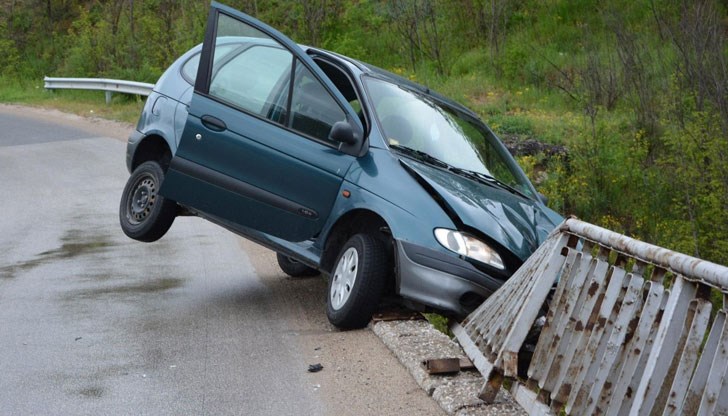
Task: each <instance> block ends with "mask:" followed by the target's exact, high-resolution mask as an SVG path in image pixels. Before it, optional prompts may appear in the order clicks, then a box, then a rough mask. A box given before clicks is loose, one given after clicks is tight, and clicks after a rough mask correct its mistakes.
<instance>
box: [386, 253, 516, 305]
mask: <svg viewBox="0 0 728 416" xmlns="http://www.w3.org/2000/svg"><path fill="white" fill-rule="evenodd" d="M396 246H397V291H398V293H399V295H400V296H402V297H403V298H405V299H407V300H410V301H414V302H416V303H419V304H423V305H426V306H429V307H431V308H434V309H437V310H439V311H443V312H446V313H451V314H454V315H456V316H457V317H459V318H463V317H465V316H467V315H468V314H469V313H470V312H472V311H473V309H474V308H475V307H477V306H478V305H479V304H480V303H481V302H482V300H484V299H486V298H487V297H488V296H490V295H491V294H492V293H493V292H495V291H496V290H497V289H498V288H499V287H501V285H503V283H504V282H503V280H499V279H496V278H494V277H492V276H489V275H488V274H486V273H483V272H482V271H480V270H478V269H477V268H475V266H473V265H472V264H470V263H468V262H467V261H465V260H462V259H460V258H457V257H453V256H448V255H446V254H443V253H441V252H438V251H435V250H432V249H428V248H425V247H421V246H418V245H415V244H411V243H408V242H404V241H399V240H398V241H396Z"/></svg>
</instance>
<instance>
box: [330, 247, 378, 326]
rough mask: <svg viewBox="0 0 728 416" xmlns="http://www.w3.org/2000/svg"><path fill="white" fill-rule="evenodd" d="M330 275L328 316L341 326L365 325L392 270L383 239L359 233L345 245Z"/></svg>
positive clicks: (333, 322) (332, 321)
mask: <svg viewBox="0 0 728 416" xmlns="http://www.w3.org/2000/svg"><path fill="white" fill-rule="evenodd" d="M334 264H335V266H334V269H333V271H332V273H331V276H330V277H329V285H328V292H327V302H326V316H327V317H328V318H329V321H330V322H331V323H332V324H334V325H335V326H337V327H339V328H344V329H353V328H362V327H364V326H366V325H367V324H368V323H369V320H371V318H372V315H373V314H374V311H375V310H376V307H377V305H378V303H379V300H380V298H381V296H382V291H383V289H384V284H385V280H386V278H387V275H388V274H389V271H390V265H389V264H390V261H389V255H388V253H387V250H386V248H385V245H384V243H383V242H381V241H380V240H377V239H375V238H374V237H372V236H371V235H368V234H356V235H354V236H353V237H351V238H350V239H349V240H348V241H347V242H346V244H344V246H343V247H342V249H341V251H340V252H339V255H338V257H337V259H336V262H335V263H334Z"/></svg>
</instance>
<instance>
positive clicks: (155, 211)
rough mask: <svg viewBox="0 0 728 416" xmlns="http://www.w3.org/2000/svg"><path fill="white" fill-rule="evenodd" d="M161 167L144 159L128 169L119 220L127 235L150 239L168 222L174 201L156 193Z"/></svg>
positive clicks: (160, 233)
mask: <svg viewBox="0 0 728 416" xmlns="http://www.w3.org/2000/svg"><path fill="white" fill-rule="evenodd" d="M162 182H164V171H163V170H162V167H161V166H159V163H157V162H155V161H148V162H144V163H142V164H141V165H139V166H138V167H137V168H136V169H134V172H132V174H131V176H130V177H129V180H128V181H127V182H126V186H125V187H124V191H123V192H122V194H121V203H120V206H119V222H120V224H121V229H122V230H123V231H124V234H126V235H127V236H128V237H130V238H133V239H135V240H139V241H144V242H152V241H156V240H159V239H160V238H161V237H162V236H163V235H164V234H165V233H166V232H167V230H169V227H171V226H172V222H173V221H174V217H175V216H176V214H177V203H176V202H174V201H170V200H168V199H166V198H164V197H163V196H161V195H159V188H160V187H161V185H162Z"/></svg>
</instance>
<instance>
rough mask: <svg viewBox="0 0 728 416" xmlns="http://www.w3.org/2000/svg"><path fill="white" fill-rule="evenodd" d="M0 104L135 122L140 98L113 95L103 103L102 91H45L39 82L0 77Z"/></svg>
mask: <svg viewBox="0 0 728 416" xmlns="http://www.w3.org/2000/svg"><path fill="white" fill-rule="evenodd" d="M0 85H3V87H2V88H0V103H5V104H20V105H27V106H30V107H40V108H50V109H55V110H59V111H63V112H66V113H72V114H76V115H79V116H83V117H99V118H103V119H107V120H115V121H122V122H127V123H136V121H137V119H138V118H139V114H140V113H141V111H142V108H143V107H144V98H143V97H136V96H131V95H126V94H114V95H113V97H112V100H111V104H109V105H107V104H106V99H105V94H104V92H103V91H83V90H46V89H45V88H43V81H42V80H37V81H36V80H33V81H22V80H21V81H19V80H16V79H7V78H0Z"/></svg>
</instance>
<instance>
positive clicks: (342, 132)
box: [329, 121, 357, 145]
mask: <svg viewBox="0 0 728 416" xmlns="http://www.w3.org/2000/svg"><path fill="white" fill-rule="evenodd" d="M329 139H330V140H333V141H335V142H339V143H344V144H348V145H353V144H356V142H357V140H356V137H355V136H354V129H353V128H352V127H351V124H349V123H348V122H346V121H337V122H336V123H334V125H333V126H332V127H331V132H329Z"/></svg>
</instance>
